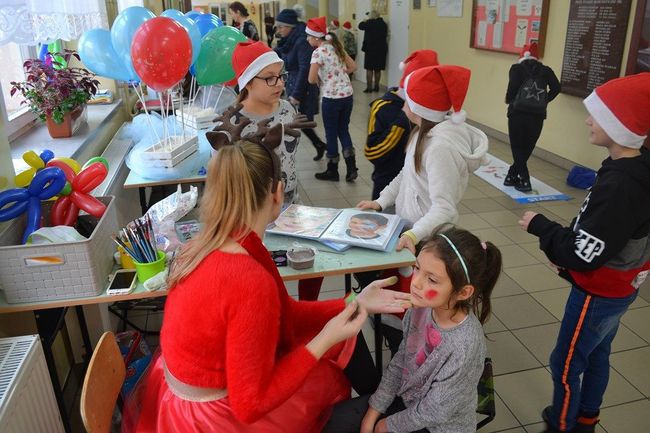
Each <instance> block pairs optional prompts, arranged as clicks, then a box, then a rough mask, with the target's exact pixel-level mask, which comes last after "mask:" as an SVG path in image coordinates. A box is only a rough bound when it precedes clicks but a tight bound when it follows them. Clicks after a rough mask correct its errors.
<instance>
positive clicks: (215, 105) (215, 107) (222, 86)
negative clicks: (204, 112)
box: [212, 84, 226, 113]
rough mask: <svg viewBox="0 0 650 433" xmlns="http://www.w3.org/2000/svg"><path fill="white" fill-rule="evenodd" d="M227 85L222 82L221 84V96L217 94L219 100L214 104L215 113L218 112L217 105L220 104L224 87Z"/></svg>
mask: <svg viewBox="0 0 650 433" xmlns="http://www.w3.org/2000/svg"><path fill="white" fill-rule="evenodd" d="M225 87H226V86H225V85H224V84H222V85H221V90H219V96H217V102H216V103H215V104H214V108H213V109H212V111H214V112H215V113H216V112H217V106H218V105H219V100H220V99H221V95H222V94H223V89H224V88H225Z"/></svg>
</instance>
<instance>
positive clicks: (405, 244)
mask: <svg viewBox="0 0 650 433" xmlns="http://www.w3.org/2000/svg"><path fill="white" fill-rule="evenodd" d="M404 248H407V249H408V250H409V251H410V252H411V254H413V255H415V244H414V243H413V239H411V237H410V236H408V235H402V236H401V237H400V238H399V242H398V243H397V248H395V249H396V250H397V251H401V250H403V249H404Z"/></svg>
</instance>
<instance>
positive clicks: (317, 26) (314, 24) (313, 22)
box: [305, 16, 327, 38]
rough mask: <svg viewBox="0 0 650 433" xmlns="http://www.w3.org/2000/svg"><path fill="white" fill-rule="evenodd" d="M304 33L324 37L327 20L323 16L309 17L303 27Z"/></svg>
mask: <svg viewBox="0 0 650 433" xmlns="http://www.w3.org/2000/svg"><path fill="white" fill-rule="evenodd" d="M305 33H307V34H308V35H310V36H313V37H315V38H324V37H325V35H326V34H327V21H326V20H325V17H324V16H323V17H318V18H310V19H309V21H307V27H305Z"/></svg>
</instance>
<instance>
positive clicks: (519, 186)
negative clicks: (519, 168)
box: [514, 176, 533, 192]
mask: <svg viewBox="0 0 650 433" xmlns="http://www.w3.org/2000/svg"><path fill="white" fill-rule="evenodd" d="M514 186H515V189H516V190H517V191H521V192H531V191H532V190H533V187H532V186H530V178H525V179H524V178H523V177H521V176H517V182H516V183H515V185H514Z"/></svg>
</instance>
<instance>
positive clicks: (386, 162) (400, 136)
mask: <svg viewBox="0 0 650 433" xmlns="http://www.w3.org/2000/svg"><path fill="white" fill-rule="evenodd" d="M343 26H344V27H345V24H344V25H343ZM346 50H347V47H346ZM436 65H438V54H437V53H436V52H435V51H433V50H418V51H414V52H413V53H412V54H411V55H410V56H408V57H407V58H406V59H405V60H404V61H403V62H401V63H400V69H401V70H402V71H403V73H402V79H401V80H400V83H399V88H391V89H389V90H388V92H386V94H385V95H384V96H382V97H381V98H379V99H375V100H374V101H372V103H371V104H370V117H369V118H368V138H367V139H366V146H365V148H364V149H363V152H364V154H365V155H366V158H368V161H370V162H371V163H372V164H373V165H374V166H375V170H374V171H373V173H372V182H373V188H372V199H373V200H377V199H378V198H379V193H381V192H382V191H383V189H384V188H386V186H388V184H389V183H391V182H392V180H393V179H395V177H396V176H397V175H398V174H399V172H400V171H401V170H402V167H403V166H404V157H405V151H406V143H407V142H408V138H409V132H410V131H411V124H410V122H409V119H408V118H407V117H406V114H405V113H404V111H403V110H402V108H403V107H404V80H405V79H406V77H407V76H408V75H409V74H411V73H412V72H413V71H415V70H417V69H419V68H423V67H425V66H436Z"/></svg>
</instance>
